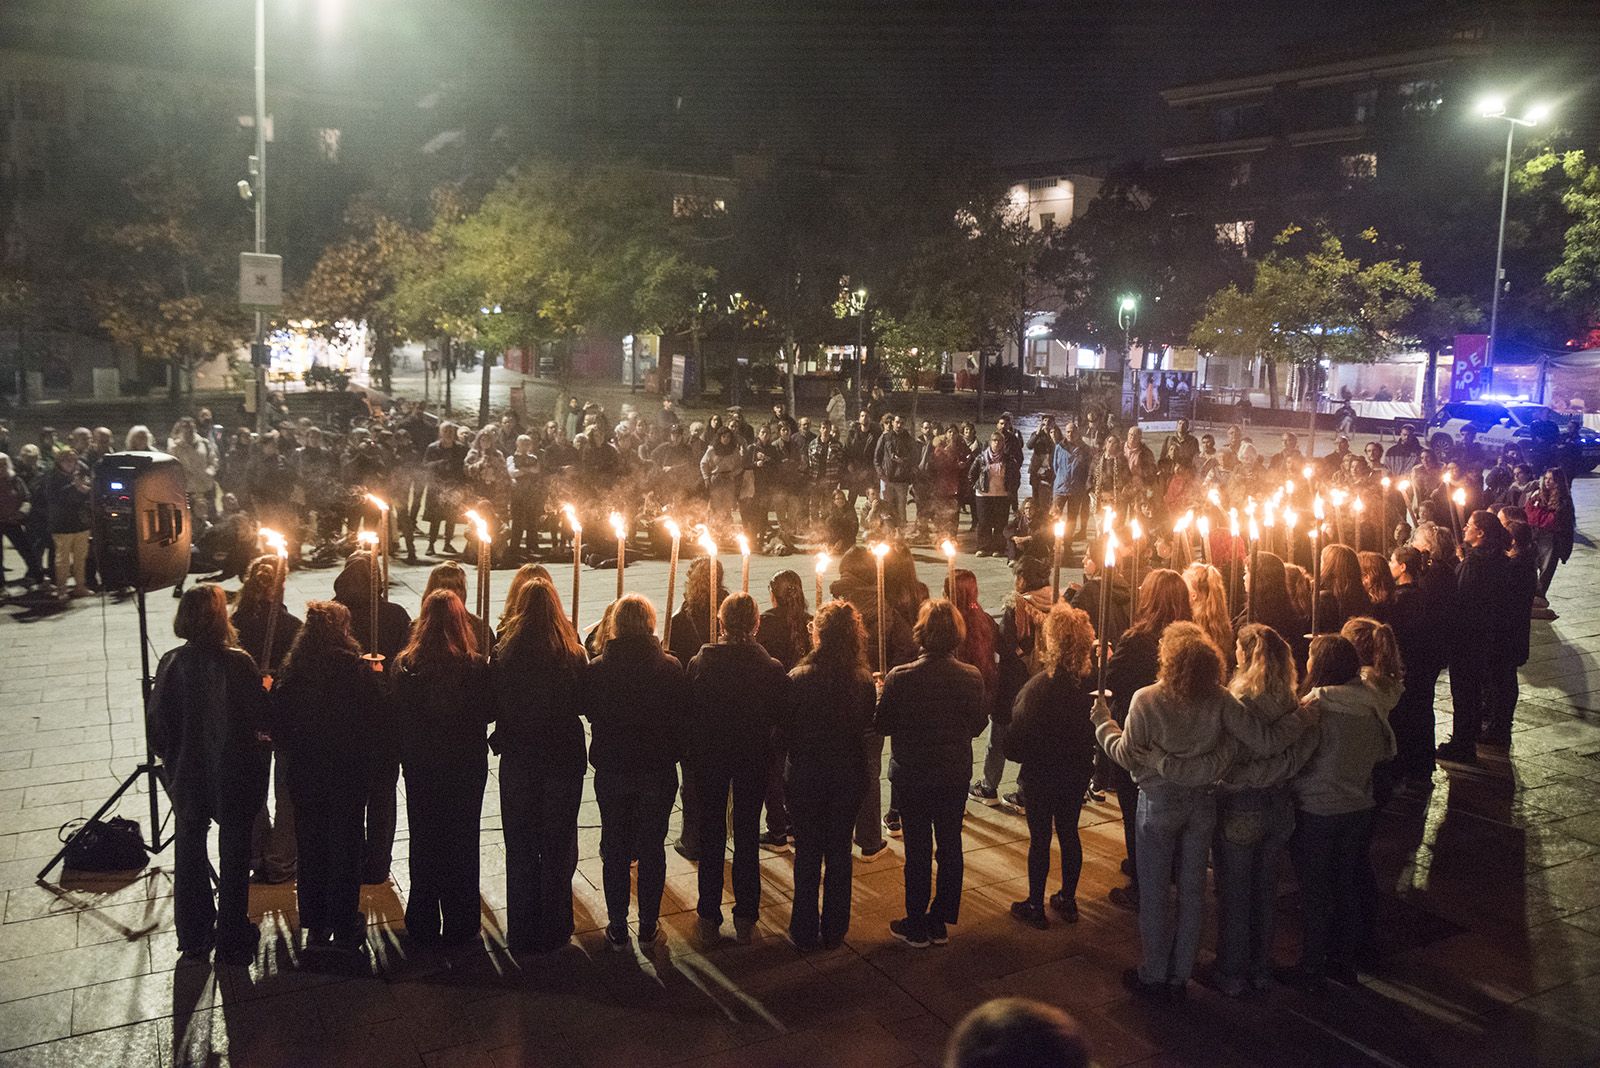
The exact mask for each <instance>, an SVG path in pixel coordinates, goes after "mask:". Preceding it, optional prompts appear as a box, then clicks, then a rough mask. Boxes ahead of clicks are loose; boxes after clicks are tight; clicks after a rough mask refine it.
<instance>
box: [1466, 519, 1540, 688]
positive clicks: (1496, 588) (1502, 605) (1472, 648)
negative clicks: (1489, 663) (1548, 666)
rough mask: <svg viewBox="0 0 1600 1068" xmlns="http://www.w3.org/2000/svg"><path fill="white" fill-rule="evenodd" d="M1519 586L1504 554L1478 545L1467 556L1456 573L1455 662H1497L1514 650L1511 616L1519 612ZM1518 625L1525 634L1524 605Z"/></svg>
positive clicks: (1525, 614)
mask: <svg viewBox="0 0 1600 1068" xmlns="http://www.w3.org/2000/svg"><path fill="white" fill-rule="evenodd" d="M1518 593H1519V584H1518V582H1517V576H1516V574H1515V568H1514V567H1513V565H1512V562H1511V558H1510V557H1509V556H1507V555H1506V554H1505V553H1503V552H1497V551H1494V550H1490V549H1486V548H1484V547H1482V546H1479V547H1478V548H1476V549H1472V550H1471V551H1469V552H1468V553H1467V558H1466V559H1465V560H1463V561H1462V562H1461V567H1460V569H1459V570H1458V571H1457V572H1456V603H1455V612H1454V614H1453V616H1452V619H1451V622H1450V633H1451V634H1453V635H1454V636H1455V643H1454V647H1453V648H1452V650H1451V654H1450V659H1451V662H1452V663H1458V662H1465V661H1466V660H1470V659H1472V658H1475V657H1485V658H1488V659H1491V660H1494V661H1496V662H1499V661H1502V660H1504V659H1505V658H1506V657H1507V656H1509V655H1511V654H1512V653H1513V652H1514V651H1515V650H1513V649H1511V648H1510V647H1509V643H1510V642H1511V640H1512V627H1511V621H1510V619H1509V618H1508V616H1509V615H1510V613H1512V612H1515V611H1517V610H1518V608H1517V604H1516V601H1517V597H1518ZM1520 610H1521V612H1522V618H1521V619H1520V620H1518V621H1517V624H1518V625H1519V626H1520V627H1521V628H1523V630H1524V631H1525V630H1526V628H1527V626H1528V606H1527V605H1525V604H1524V605H1522V606H1521V609H1520Z"/></svg>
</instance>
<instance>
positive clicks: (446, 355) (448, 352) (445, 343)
mask: <svg viewBox="0 0 1600 1068" xmlns="http://www.w3.org/2000/svg"><path fill="white" fill-rule="evenodd" d="M439 369H440V370H441V371H443V372H444V417H445V418H446V419H449V418H450V383H451V382H452V381H453V380H454V379H455V377H456V361H455V353H454V350H453V346H452V345H451V344H450V335H449V334H446V335H445V336H444V337H442V338H440V339H439Z"/></svg>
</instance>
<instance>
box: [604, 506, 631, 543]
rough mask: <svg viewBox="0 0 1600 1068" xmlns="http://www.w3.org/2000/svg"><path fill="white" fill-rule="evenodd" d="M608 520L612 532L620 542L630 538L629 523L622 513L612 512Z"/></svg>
mask: <svg viewBox="0 0 1600 1068" xmlns="http://www.w3.org/2000/svg"><path fill="white" fill-rule="evenodd" d="M606 519H607V521H608V522H610V524H611V532H612V533H613V534H615V535H616V536H617V539H618V540H619V541H620V540H622V539H624V538H626V537H627V536H628V521H627V520H626V519H624V518H622V513H621V512H612V513H611V514H610V515H609V516H607V517H606Z"/></svg>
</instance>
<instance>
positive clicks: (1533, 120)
mask: <svg viewBox="0 0 1600 1068" xmlns="http://www.w3.org/2000/svg"><path fill="white" fill-rule="evenodd" d="M1549 117H1550V105H1549V104H1535V105H1533V106H1532V107H1530V108H1529V109H1528V111H1527V114H1525V115H1523V116H1522V121H1523V122H1525V123H1527V124H1528V125H1529V126H1537V125H1539V124H1540V123H1541V122H1543V121H1544V120H1545V119H1548V118H1549Z"/></svg>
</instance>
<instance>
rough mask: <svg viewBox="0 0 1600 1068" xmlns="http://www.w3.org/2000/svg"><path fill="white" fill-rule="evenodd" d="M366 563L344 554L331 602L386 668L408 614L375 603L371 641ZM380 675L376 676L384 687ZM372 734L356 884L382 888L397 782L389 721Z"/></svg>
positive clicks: (404, 634) (402, 640)
mask: <svg viewBox="0 0 1600 1068" xmlns="http://www.w3.org/2000/svg"><path fill="white" fill-rule="evenodd" d="M371 568H372V557H371V556H370V554H368V553H366V552H357V553H352V554H350V559H349V560H347V561H346V562H345V565H344V570H343V571H341V572H339V577H338V578H336V579H334V580H333V599H334V601H335V602H337V603H338V604H341V605H343V606H344V607H345V608H347V609H348V610H349V614H350V631H351V636H352V637H353V638H355V640H356V642H357V644H358V645H359V646H360V648H361V649H362V650H365V651H366V652H368V653H373V652H376V653H378V654H380V655H381V656H382V657H383V662H384V664H385V665H386V666H390V667H392V666H393V665H394V659H395V657H397V656H399V655H400V650H401V649H403V648H405V644H406V641H407V639H408V638H409V637H410V634H411V614H410V613H409V612H407V611H406V610H405V609H404V608H401V607H400V606H399V605H397V604H395V603H394V602H393V601H388V600H384V601H380V602H379V603H378V638H377V642H376V643H374V642H373V639H372V570H371ZM386 678H387V675H386V674H380V675H379V681H380V683H381V682H384V681H385V680H386ZM375 726H376V727H377V728H378V729H377V731H376V732H375V734H374V735H373V736H372V737H371V738H369V739H368V741H367V745H368V746H369V748H370V749H371V750H372V754H373V759H372V762H371V763H370V764H369V765H368V770H369V772H370V774H371V782H370V783H369V784H368V789H367V818H366V819H367V836H366V848H365V850H364V852H363V855H362V858H361V881H362V882H363V883H369V884H372V883H383V882H387V881H388V879H389V864H390V862H391V861H392V860H393V857H394V829H395V817H396V815H397V814H398V809H397V807H396V803H395V794H394V789H395V785H396V784H397V783H398V782H399V781H400V742H399V738H398V737H397V736H396V735H395V733H394V729H393V727H394V724H393V720H392V719H391V718H390V717H388V716H384V717H382V718H381V719H380V720H379V721H378V722H377V723H376V724H375Z"/></svg>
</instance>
